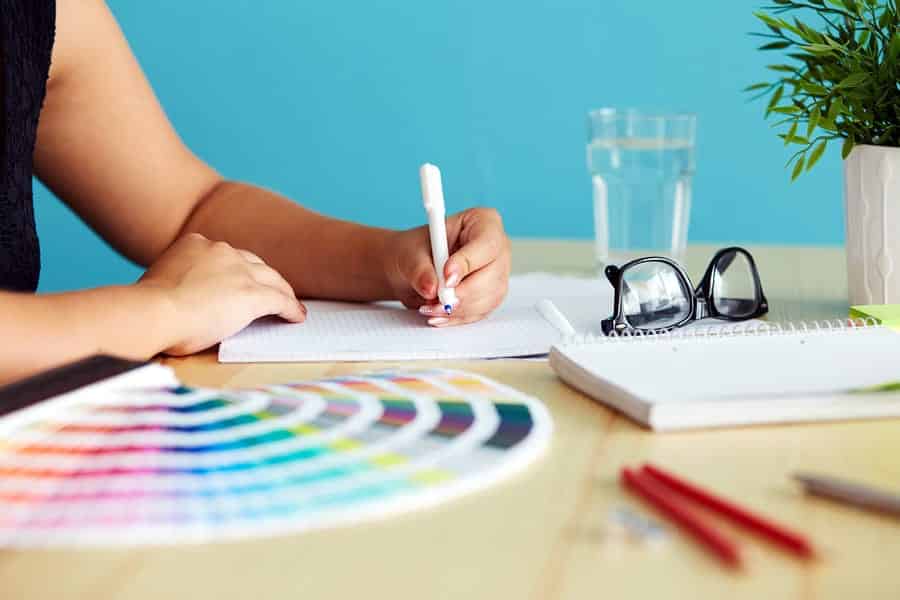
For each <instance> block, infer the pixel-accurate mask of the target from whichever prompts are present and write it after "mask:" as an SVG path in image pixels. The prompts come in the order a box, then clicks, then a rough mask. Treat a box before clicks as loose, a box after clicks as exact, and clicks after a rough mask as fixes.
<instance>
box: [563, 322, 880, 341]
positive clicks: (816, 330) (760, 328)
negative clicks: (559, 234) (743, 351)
mask: <svg viewBox="0 0 900 600" xmlns="http://www.w3.org/2000/svg"><path fill="white" fill-rule="evenodd" d="M880 326H881V325H880V324H879V323H878V321H877V320H875V319H873V318H871V317H869V318H866V319H826V320H821V321H789V322H785V323H781V322H774V323H768V322H765V321H762V322H746V323H736V324H735V325H731V326H722V325H719V326H709V327H697V328H692V329H675V330H669V331H661V332H654V331H630V332H625V333H618V332H613V333H611V334H610V335H598V334H594V333H578V334H575V335H572V336H568V337H566V339H565V340H563V342H562V345H580V344H593V343H598V342H600V343H603V342H606V343H625V342H651V341H665V340H670V339H671V340H693V339H716V338H727V337H736V336H745V335H759V336H772V335H789V334H796V333H809V334H827V333H838V332H848V331H865V330H867V329H872V328H875V327H880Z"/></svg>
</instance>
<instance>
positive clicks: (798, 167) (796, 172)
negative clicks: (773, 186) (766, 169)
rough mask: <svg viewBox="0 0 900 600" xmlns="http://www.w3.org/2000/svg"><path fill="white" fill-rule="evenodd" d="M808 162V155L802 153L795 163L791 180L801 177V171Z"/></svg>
mask: <svg viewBox="0 0 900 600" xmlns="http://www.w3.org/2000/svg"><path fill="white" fill-rule="evenodd" d="M804 162H806V155H805V154H801V155H800V157H799V158H798V159H797V163H796V164H795V165H794V171H793V173H791V181H796V180H797V178H798V177H800V173H802V172H803V163H804Z"/></svg>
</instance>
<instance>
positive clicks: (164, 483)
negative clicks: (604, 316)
mask: <svg viewBox="0 0 900 600" xmlns="http://www.w3.org/2000/svg"><path fill="white" fill-rule="evenodd" d="M51 402H52V401H51ZM30 414H32V413H30V412H29V411H27V410H26V411H22V412H21V413H17V414H14V415H12V416H10V417H8V419H17V421H16V423H15V424H14V425H15V426H14V427H12V428H11V433H9V434H7V435H5V436H4V438H3V439H0V546H6V547H10V546H33V545H41V546H71V545H135V544H161V543H165V544H169V543H178V542H206V541H213V540H216V539H223V538H235V537H246V536H254V535H273V534H284V533H289V532H299V531H303V530H309V529H316V528H322V527H329V526H334V525H338V524H342V523H349V522H358V521H362V520H366V519H370V518H375V517H382V516H386V515H389V514H394V513H399V512H403V511H408V510H413V509H417V508H422V507H427V506H430V505H433V504H436V503H439V502H442V501H444V500H446V499H449V498H452V497H454V496H457V495H459V494H462V493H465V492H468V491H471V490H475V489H479V488H482V487H484V486H487V485H490V484H492V483H493V482H495V481H497V480H499V479H503V478H505V477H507V476H509V475H511V474H512V473H515V472H517V471H518V470H520V469H522V468H524V467H525V466H526V465H527V464H528V463H530V462H531V461H532V460H534V459H535V458H536V457H537V456H538V455H539V454H540V453H541V452H543V450H544V449H545V447H546V446H547V444H548V441H549V438H550V433H551V429H552V423H551V420H550V417H549V415H548V413H547V411H546V409H545V408H544V406H543V405H542V404H541V403H540V402H539V401H537V400H535V399H534V398H530V397H528V396H525V395H523V394H521V393H519V392H517V391H516V390H514V389H512V388H509V387H507V386H504V385H501V384H498V383H496V382H493V381H491V380H489V379H487V378H484V377H480V376H478V375H473V374H469V373H463V372H459V371H449V370H440V369H430V370H411V371H402V372H399V371H396V372H395V371H391V372H379V373H370V374H366V375H361V376H346V377H335V378H330V379H322V380H316V381H305V382H296V383H288V384H284V385H270V386H265V387H260V388H255V389H238V390H235V389H232V390H214V389H201V388H187V387H178V388H171V389H161V390H160V389H156V390H134V391H133V392H124V393H122V394H120V395H117V396H116V397H115V398H111V399H109V398H103V400H102V402H94V403H91V402H90V401H86V402H82V403H79V404H74V405H72V404H71V403H67V404H60V408H59V410H58V411H47V410H46V407H44V410H42V411H41V412H40V413H39V417H33V418H32V417H30ZM48 415H49V416H48ZM7 424H8V423H7ZM7 429H8V430H9V428H7Z"/></svg>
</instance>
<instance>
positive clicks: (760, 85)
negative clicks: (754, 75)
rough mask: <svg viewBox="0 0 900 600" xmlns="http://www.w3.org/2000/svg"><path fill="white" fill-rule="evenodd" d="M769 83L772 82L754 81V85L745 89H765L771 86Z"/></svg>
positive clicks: (752, 90)
mask: <svg viewBox="0 0 900 600" xmlns="http://www.w3.org/2000/svg"><path fill="white" fill-rule="evenodd" d="M769 85H770V84H768V83H754V84H753V85H748V86H747V87H745V88H744V91H745V92H754V91H756V90H763V89H765V88H767V87H769Z"/></svg>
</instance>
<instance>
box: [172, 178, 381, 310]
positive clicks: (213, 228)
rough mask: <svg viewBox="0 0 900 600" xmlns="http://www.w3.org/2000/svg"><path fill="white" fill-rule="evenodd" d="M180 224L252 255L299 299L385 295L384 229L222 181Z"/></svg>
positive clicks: (359, 297)
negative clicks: (339, 217)
mask: <svg viewBox="0 0 900 600" xmlns="http://www.w3.org/2000/svg"><path fill="white" fill-rule="evenodd" d="M184 231H185V232H197V233H201V234H203V235H205V236H206V237H208V238H210V239H214V240H224V241H227V242H228V243H230V244H232V245H233V246H235V247H238V248H243V249H246V250H249V251H251V252H253V253H255V254H257V255H259V256H260V257H262V258H263V259H264V260H265V261H266V262H267V263H268V264H269V265H271V266H272V267H273V268H274V269H276V270H277V271H278V272H279V273H281V274H282V275H283V276H284V277H285V279H287V280H288V282H290V284H291V285H292V286H293V287H294V290H295V291H296V292H297V295H298V296H300V297H301V298H331V299H341V300H356V301H371V300H383V299H389V298H391V297H392V291H391V289H390V285H389V283H388V281H387V278H386V276H385V259H384V256H385V246H386V244H387V242H388V240H389V238H390V236H391V235H392V234H393V232H392V231H390V230H386V229H379V228H375V227H366V226H364V225H359V224H356V223H350V222H347V221H341V220H338V219H333V218H330V217H326V216H324V215H320V214H318V213H316V212H313V211H311V210H309V209H306V208H304V207H302V206H300V205H298V204H296V203H295V202H292V201H290V200H288V199H287V198H285V197H283V196H280V195H278V194H276V193H274V192H270V191H268V190H264V189H261V188H258V187H255V186H251V185H248V184H243V183H236V182H225V183H222V184H220V185H218V186H217V187H216V188H215V189H213V191H212V192H210V193H209V194H208V195H207V196H206V197H205V198H204V199H203V200H202V201H201V202H200V203H199V204H198V205H197V208H196V209H195V210H194V212H193V214H192V215H191V217H190V219H189V220H188V222H187V224H186V225H185V228H184Z"/></svg>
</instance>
